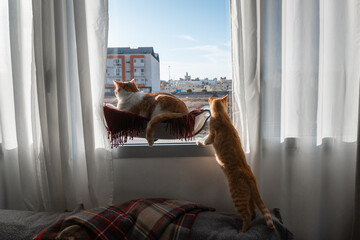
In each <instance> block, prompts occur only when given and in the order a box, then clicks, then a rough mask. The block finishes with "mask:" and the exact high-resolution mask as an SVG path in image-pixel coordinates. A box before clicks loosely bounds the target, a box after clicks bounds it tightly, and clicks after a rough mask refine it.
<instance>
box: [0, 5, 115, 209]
mask: <svg viewBox="0 0 360 240" xmlns="http://www.w3.org/2000/svg"><path fill="white" fill-rule="evenodd" d="M1 4H2V6H1V9H2V10H1V11H3V14H1V24H0V26H1V28H0V35H1V38H2V40H4V41H3V42H4V45H3V46H2V47H1V59H0V64H1V66H2V67H1V69H0V74H1V75H0V78H1V83H0V96H1V97H0V99H1V102H0V119H1V120H0V147H1V155H0V157H1V158H0V165H1V168H2V169H3V172H4V175H3V177H2V178H0V186H2V187H0V191H1V192H0V193H1V194H0V195H2V196H4V198H3V200H2V201H0V204H1V205H0V207H2V208H11V209H21V208H26V209H30V210H64V209H73V208H75V207H76V205H77V204H79V203H84V204H85V206H86V207H92V206H98V205H106V204H110V203H111V202H112V191H113V182H112V159H111V154H110V151H109V145H108V143H107V141H106V140H107V136H106V130H105V127H104V124H103V118H102V109H101V107H102V103H103V94H104V80H105V79H104V78H105V68H106V66H105V63H106V61H105V60H106V49H107V30H108V13H107V1H106V0H96V1H91V2H89V1H84V0H79V1H66V0H63V1H41V0H33V1H20V0H15V1H2V3H1Z"/></svg>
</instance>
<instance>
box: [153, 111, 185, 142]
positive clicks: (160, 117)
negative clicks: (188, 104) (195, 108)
mask: <svg viewBox="0 0 360 240" xmlns="http://www.w3.org/2000/svg"><path fill="white" fill-rule="evenodd" d="M185 115H187V113H162V114H159V115H156V116H155V117H153V118H152V119H151V120H150V122H149V123H148V124H147V128H146V140H147V141H148V143H149V146H152V145H153V144H154V133H155V130H156V128H157V126H158V124H159V123H161V122H162V121H165V120H169V119H172V118H178V117H183V116H185Z"/></svg>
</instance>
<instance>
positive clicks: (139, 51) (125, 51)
mask: <svg viewBox="0 0 360 240" xmlns="http://www.w3.org/2000/svg"><path fill="white" fill-rule="evenodd" d="M107 54H151V55H152V56H153V57H154V58H155V59H156V60H157V61H158V62H159V61H160V60H159V54H158V53H155V52H154V48H153V47H138V48H129V47H118V48H108V49H107Z"/></svg>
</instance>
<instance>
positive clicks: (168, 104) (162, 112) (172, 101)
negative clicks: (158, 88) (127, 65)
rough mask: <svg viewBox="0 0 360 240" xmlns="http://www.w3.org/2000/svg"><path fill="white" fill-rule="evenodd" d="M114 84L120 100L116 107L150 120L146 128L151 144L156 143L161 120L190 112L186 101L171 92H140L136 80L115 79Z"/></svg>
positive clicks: (147, 138)
mask: <svg viewBox="0 0 360 240" xmlns="http://www.w3.org/2000/svg"><path fill="white" fill-rule="evenodd" d="M114 84H115V96H116V98H117V100H118V104H117V106H116V108H117V109H119V110H122V111H127V112H132V113H135V114H138V115H140V116H142V117H145V118H148V119H149V120H150V121H149V123H148V125H147V128H146V140H147V141H148V143H149V146H152V145H153V144H154V132H155V130H156V127H157V126H158V124H159V123H160V122H162V121H164V120H168V119H171V118H177V117H182V116H184V115H186V114H188V113H189V111H188V108H187V107H186V105H185V103H184V102H183V101H181V100H180V99H178V98H177V97H175V96H174V95H171V94H169V93H144V92H140V91H139V89H138V88H137V87H136V85H135V81H134V80H131V81H130V82H117V81H114Z"/></svg>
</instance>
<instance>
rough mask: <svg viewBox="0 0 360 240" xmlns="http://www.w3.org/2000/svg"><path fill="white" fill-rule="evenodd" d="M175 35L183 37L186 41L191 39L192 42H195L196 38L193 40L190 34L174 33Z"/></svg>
mask: <svg viewBox="0 0 360 240" xmlns="http://www.w3.org/2000/svg"><path fill="white" fill-rule="evenodd" d="M175 37H177V38H181V39H185V40H188V41H192V42H197V40H195V39H194V38H193V37H192V36H190V35H184V34H181V35H176V36H175Z"/></svg>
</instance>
